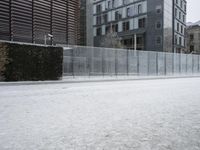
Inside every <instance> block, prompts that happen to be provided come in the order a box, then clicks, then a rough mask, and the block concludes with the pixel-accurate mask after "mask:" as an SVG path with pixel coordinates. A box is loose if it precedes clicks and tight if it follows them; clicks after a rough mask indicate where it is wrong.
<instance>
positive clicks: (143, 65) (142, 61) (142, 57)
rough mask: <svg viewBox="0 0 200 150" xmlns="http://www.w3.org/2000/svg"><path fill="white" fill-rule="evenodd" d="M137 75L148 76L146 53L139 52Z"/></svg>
mask: <svg viewBox="0 0 200 150" xmlns="http://www.w3.org/2000/svg"><path fill="white" fill-rule="evenodd" d="M138 53H139V74H140V75H148V52H145V51H139V52H138Z"/></svg>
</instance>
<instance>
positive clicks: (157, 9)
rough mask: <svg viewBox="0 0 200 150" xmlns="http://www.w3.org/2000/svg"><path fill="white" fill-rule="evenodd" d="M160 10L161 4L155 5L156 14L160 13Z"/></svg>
mask: <svg viewBox="0 0 200 150" xmlns="http://www.w3.org/2000/svg"><path fill="white" fill-rule="evenodd" d="M161 10H162V6H161V5H158V6H156V13H157V14H161Z"/></svg>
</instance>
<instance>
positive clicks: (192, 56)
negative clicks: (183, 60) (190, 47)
mask: <svg viewBox="0 0 200 150" xmlns="http://www.w3.org/2000/svg"><path fill="white" fill-rule="evenodd" d="M192 74H194V55H192Z"/></svg>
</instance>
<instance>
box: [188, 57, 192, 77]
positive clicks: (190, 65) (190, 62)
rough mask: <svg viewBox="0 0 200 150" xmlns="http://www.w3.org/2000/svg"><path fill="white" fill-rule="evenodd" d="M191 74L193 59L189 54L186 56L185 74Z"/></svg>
mask: <svg viewBox="0 0 200 150" xmlns="http://www.w3.org/2000/svg"><path fill="white" fill-rule="evenodd" d="M192 72H193V57H192V55H191V54H189V55H187V73H188V74H192Z"/></svg>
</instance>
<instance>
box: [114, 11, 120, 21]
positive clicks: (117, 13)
mask: <svg viewBox="0 0 200 150" xmlns="http://www.w3.org/2000/svg"><path fill="white" fill-rule="evenodd" d="M121 18H122V14H121V13H120V12H119V11H116V12H115V20H119V19H121Z"/></svg>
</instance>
